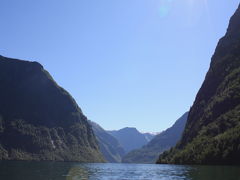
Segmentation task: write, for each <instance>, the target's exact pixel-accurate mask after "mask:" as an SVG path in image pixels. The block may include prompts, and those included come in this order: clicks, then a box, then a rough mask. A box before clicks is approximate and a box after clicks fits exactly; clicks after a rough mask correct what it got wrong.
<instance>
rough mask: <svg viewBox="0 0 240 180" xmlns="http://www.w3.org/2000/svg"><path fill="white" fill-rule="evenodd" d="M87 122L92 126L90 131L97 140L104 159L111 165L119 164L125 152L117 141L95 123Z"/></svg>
mask: <svg viewBox="0 0 240 180" xmlns="http://www.w3.org/2000/svg"><path fill="white" fill-rule="evenodd" d="M89 122H90V124H91V125H92V129H93V131H94V134H95V136H96V138H97V140H98V143H99V147H100V150H101V152H102V154H103V156H104V157H105V159H106V160H107V161H108V162H111V163H117V162H118V163H119V162H121V161H122V157H123V155H124V154H125V151H124V149H123V147H122V146H121V145H120V143H119V142H118V140H117V139H115V138H114V137H113V136H112V135H110V134H109V133H108V132H106V131H105V130H104V129H103V128H102V127H100V126H99V125H98V124H97V123H95V122H92V121H89Z"/></svg>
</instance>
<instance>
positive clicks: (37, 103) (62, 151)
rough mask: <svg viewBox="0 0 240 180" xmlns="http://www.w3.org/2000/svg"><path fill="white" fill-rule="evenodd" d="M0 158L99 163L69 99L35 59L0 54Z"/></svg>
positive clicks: (91, 137)
mask: <svg viewBox="0 0 240 180" xmlns="http://www.w3.org/2000/svg"><path fill="white" fill-rule="evenodd" d="M0 84H1V86H0V159H2V160H58V161H81V162H102V161H103V157H102V154H101V153H100V151H99V149H98V145H97V141H96V138H95V136H94V133H93V131H92V129H91V126H90V125H89V124H88V122H87V118H86V117H85V116H84V115H83V113H82V111H81V109H80V108H79V107H78V105H77V104H76V102H75V101H74V99H73V98H72V97H71V96H70V94H69V93H68V92H66V91H65V90H64V89H63V88H61V87H59V86H58V85H57V84H56V82H55V81H54V80H53V79H52V77H51V76H50V75H49V73H48V72H47V71H46V70H44V69H43V67H42V66H41V65H40V64H39V63H37V62H28V61H21V60H16V59H10V58H6V57H2V56H0Z"/></svg>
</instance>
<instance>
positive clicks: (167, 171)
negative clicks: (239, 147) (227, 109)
mask: <svg viewBox="0 0 240 180" xmlns="http://www.w3.org/2000/svg"><path fill="white" fill-rule="evenodd" d="M0 180H240V167H231V166H175V165H155V164H152V165H150V164H110V163H105V164H82V163H67V162H19V161H18V162H15V161H0Z"/></svg>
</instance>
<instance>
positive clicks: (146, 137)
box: [142, 133, 155, 142]
mask: <svg viewBox="0 0 240 180" xmlns="http://www.w3.org/2000/svg"><path fill="white" fill-rule="evenodd" d="M142 134H143V135H144V136H145V139H146V140H147V142H149V141H151V140H152V139H153V138H154V136H155V135H154V134H153V133H142Z"/></svg>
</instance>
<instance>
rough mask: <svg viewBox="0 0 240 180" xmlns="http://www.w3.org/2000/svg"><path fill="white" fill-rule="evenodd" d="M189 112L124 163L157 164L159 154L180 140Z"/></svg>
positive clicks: (131, 153) (132, 154)
mask: <svg viewBox="0 0 240 180" xmlns="http://www.w3.org/2000/svg"><path fill="white" fill-rule="evenodd" d="M187 117H188V112H187V113H185V114H184V115H183V116H182V117H180V118H179V119H178V120H177V121H176V122H175V123H174V125H173V126H172V127H170V128H168V129H167V130H165V131H163V132H162V133H160V134H158V135H156V136H155V137H154V138H153V139H152V140H151V141H150V142H149V143H148V144H147V145H145V146H143V147H142V148H140V149H137V150H133V151H131V152H129V153H128V154H127V155H125V156H124V157H123V159H122V162H124V163H155V162H156V160H157V158H158V156H159V154H160V153H161V152H163V151H165V150H167V149H170V148H171V147H173V146H175V145H176V143H177V142H178V141H179V140H180V138H181V136H182V133H183V130H184V127H185V124H186V121H187Z"/></svg>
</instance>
